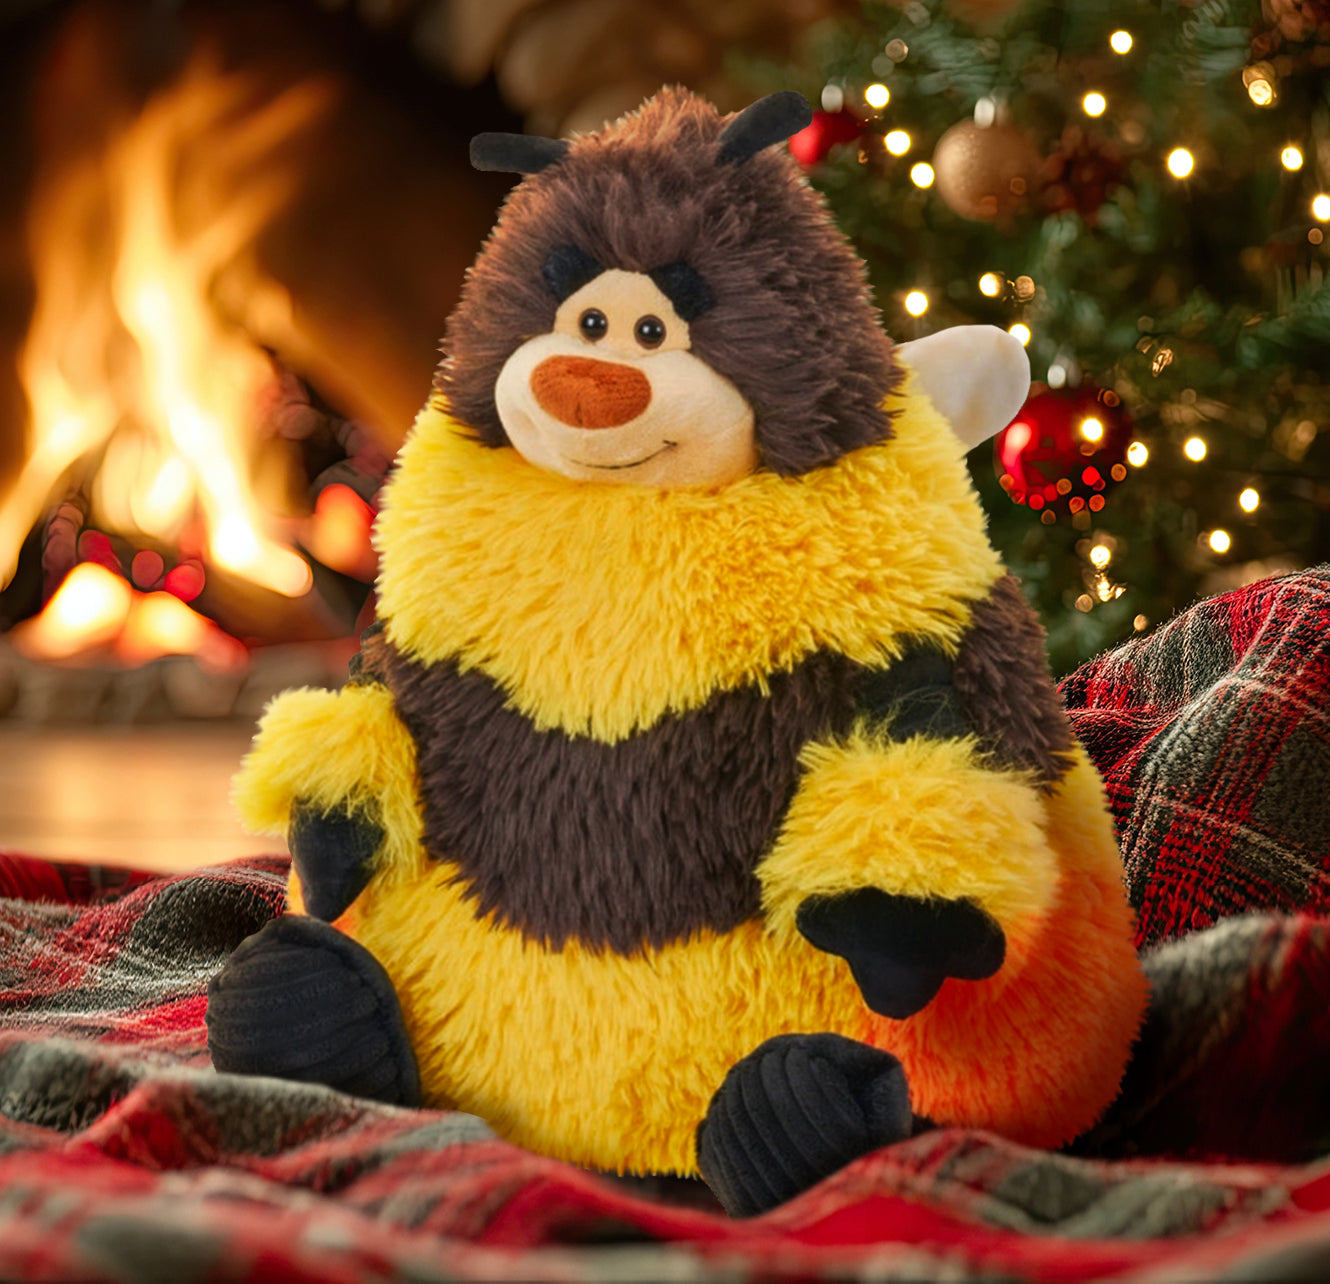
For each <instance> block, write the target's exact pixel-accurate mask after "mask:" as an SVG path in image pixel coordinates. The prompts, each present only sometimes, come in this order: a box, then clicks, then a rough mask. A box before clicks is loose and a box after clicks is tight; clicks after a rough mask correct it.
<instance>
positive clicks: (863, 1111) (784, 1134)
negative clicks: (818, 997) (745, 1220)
mask: <svg viewBox="0 0 1330 1284" xmlns="http://www.w3.org/2000/svg"><path fill="white" fill-rule="evenodd" d="M913 1129H914V1116H913V1113H912V1112H911V1110H910V1094H909V1088H908V1086H907V1084H906V1082H905V1071H904V1070H902V1069H901V1065H900V1062H899V1061H897V1060H896V1058H895V1057H893V1056H891V1054H890V1053H887V1052H882V1051H880V1050H879V1049H877V1048H871V1047H869V1046H868V1045H867V1044H864V1043H856V1042H855V1041H854V1040H853V1039H846V1038H842V1037H841V1036H840V1035H837V1034H786V1035H780V1036H779V1037H777V1038H775V1039H768V1040H767V1042H766V1043H763V1044H762V1045H761V1046H759V1047H758V1048H757V1049H755V1050H754V1051H753V1052H750V1053H749V1054H748V1056H746V1057H745V1058H744V1059H743V1060H742V1061H740V1062H739V1063H738V1064H737V1065H735V1066H732V1067H731V1069H730V1072H729V1073H728V1074H727V1075H726V1076H725V1082H724V1083H722V1084H721V1086H720V1088H719V1089H718V1090H717V1092H716V1095H715V1096H714V1097H713V1098H712V1099H711V1105H710V1106H709V1107H708V1109H707V1115H706V1118H705V1119H704V1120H703V1121H702V1123H701V1125H700V1126H699V1128H698V1130H697V1158H698V1167H699V1168H700V1169H701V1171H702V1176H703V1177H704V1178H705V1179H706V1182H707V1184H708V1185H709V1186H710V1187H711V1189H712V1190H713V1191H715V1193H716V1197H717V1198H718V1199H719V1200H720V1202H721V1203H722V1204H723V1205H724V1206H725V1209H726V1211H727V1212H728V1213H729V1214H730V1216H731V1217H750V1216H753V1215H754V1214H756V1213H762V1212H766V1211H767V1210H768V1209H770V1208H775V1207H776V1205H777V1204H782V1203H784V1202H785V1201H786V1200H787V1199H790V1198H792V1197H793V1196H794V1195H797V1194H799V1193H800V1192H801V1191H804V1190H807V1189H808V1188H809V1187H810V1186H813V1185H816V1184H817V1183H818V1182H819V1181H821V1180H822V1179H823V1178H824V1177H829V1176H830V1175H831V1174H832V1173H834V1172H836V1171H837V1170H839V1169H841V1168H843V1167H844V1166H845V1165H846V1164H848V1163H849V1162H850V1161H851V1160H852V1159H857V1158H858V1157H859V1156H860V1155H866V1154H868V1152H869V1151H871V1150H876V1149H877V1148H878V1147H880V1146H886V1145H890V1144H891V1143H892V1142H895V1141H900V1140H902V1139H903V1138H905V1137H908V1136H909V1135H910V1134H911V1132H912V1131H913Z"/></svg>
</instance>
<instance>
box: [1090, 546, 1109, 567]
mask: <svg viewBox="0 0 1330 1284" xmlns="http://www.w3.org/2000/svg"><path fill="white" fill-rule="evenodd" d="M1112 560H1113V550H1112V549H1111V548H1109V546H1108V545H1107V544H1096V545H1095V546H1094V547H1093V548H1092V549H1091V550H1090V562H1091V564H1092V565H1093V566H1096V567H1098V568H1099V570H1101V571H1102V570H1103V569H1104V567H1105V566H1107V565H1108V564H1109V562H1111V561H1112Z"/></svg>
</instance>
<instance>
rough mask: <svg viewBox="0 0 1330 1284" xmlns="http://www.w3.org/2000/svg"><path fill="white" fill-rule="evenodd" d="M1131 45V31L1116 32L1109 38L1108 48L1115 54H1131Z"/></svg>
mask: <svg viewBox="0 0 1330 1284" xmlns="http://www.w3.org/2000/svg"><path fill="white" fill-rule="evenodd" d="M1131 45H1132V40H1131V32H1130V31H1115V32H1114V33H1113V34H1112V35H1111V36H1109V38H1108V47H1109V48H1110V49H1112V51H1113V52H1114V53H1115V54H1125V53H1130V52H1131Z"/></svg>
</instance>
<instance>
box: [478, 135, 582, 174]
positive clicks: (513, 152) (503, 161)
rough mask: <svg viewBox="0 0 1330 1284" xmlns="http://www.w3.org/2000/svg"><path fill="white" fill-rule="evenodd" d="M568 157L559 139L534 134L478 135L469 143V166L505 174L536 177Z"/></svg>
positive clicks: (565, 146)
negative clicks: (535, 175) (534, 175)
mask: <svg viewBox="0 0 1330 1284" xmlns="http://www.w3.org/2000/svg"><path fill="white" fill-rule="evenodd" d="M567 154H568V143H567V141H566V140H565V139H561V138H539V137H537V136H535V135H533V134H477V135H476V136H475V137H474V138H473V139H472V140H471V164H472V165H473V166H474V167H475V168H476V169H487V170H497V171H499V172H500V173H504V174H539V173H540V171H541V170H542V169H547V168H548V167H549V166H551V165H553V164H554V163H555V162H556V161H561V160H563V158H564V157H565V156H566V155H567Z"/></svg>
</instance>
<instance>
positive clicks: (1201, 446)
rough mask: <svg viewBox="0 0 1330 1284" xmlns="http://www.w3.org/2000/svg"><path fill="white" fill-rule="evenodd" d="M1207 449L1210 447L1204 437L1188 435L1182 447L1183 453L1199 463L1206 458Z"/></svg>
mask: <svg viewBox="0 0 1330 1284" xmlns="http://www.w3.org/2000/svg"><path fill="white" fill-rule="evenodd" d="M1207 449H1208V447H1207V446H1206V444H1205V439H1204V438H1202V437H1188V438H1187V440H1186V442H1185V444H1184V445H1183V447H1182V453H1183V454H1184V455H1186V456H1187V458H1188V459H1190V460H1192V461H1193V462H1194V463H1198V464H1199V463H1200V462H1201V460H1202V459H1204V458H1205V452H1206V450H1207Z"/></svg>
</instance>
